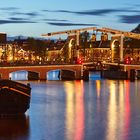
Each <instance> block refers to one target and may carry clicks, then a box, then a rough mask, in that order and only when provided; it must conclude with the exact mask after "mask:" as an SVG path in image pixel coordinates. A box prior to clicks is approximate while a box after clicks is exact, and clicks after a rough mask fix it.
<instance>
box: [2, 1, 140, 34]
mask: <svg viewBox="0 0 140 140" xmlns="http://www.w3.org/2000/svg"><path fill="white" fill-rule="evenodd" d="M139 7H140V1H139V0H116V1H115V0H1V1H0V32H6V33H7V34H8V36H18V35H23V36H32V37H41V34H44V33H48V32H55V31H62V30H68V29H77V28H85V27H92V26H95V27H97V28H102V27H109V28H113V29H119V30H124V31H131V30H132V29H134V28H135V27H136V26H137V25H138V24H139V23H140V8H139Z"/></svg>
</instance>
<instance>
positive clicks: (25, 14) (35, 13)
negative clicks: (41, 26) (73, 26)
mask: <svg viewBox="0 0 140 140" xmlns="http://www.w3.org/2000/svg"><path fill="white" fill-rule="evenodd" d="M10 15H21V16H29V17H32V18H33V17H37V16H40V14H39V13H37V12H11V13H10Z"/></svg>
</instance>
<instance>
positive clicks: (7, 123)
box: [0, 72, 140, 140]
mask: <svg viewBox="0 0 140 140" xmlns="http://www.w3.org/2000/svg"><path fill="white" fill-rule="evenodd" d="M53 73H54V72H53ZM51 74H52V73H51ZM51 74H50V75H51ZM23 75H24V76H23ZM25 75H26V74H25V73H24V74H21V75H20V73H15V74H13V75H11V77H12V79H14V80H15V78H16V80H19V79H20V82H22V83H27V82H30V84H31V88H32V96H31V104H30V109H29V110H28V111H27V112H26V114H25V116H23V117H22V118H7V119H4V118H3V119H0V140H140V81H138V80H136V81H135V82H130V81H129V80H107V79H101V78H100V76H99V74H98V73H90V78H89V79H90V80H89V81H83V80H75V81H60V80H58V79H57V76H53V77H54V78H56V80H54V79H53V78H52V79H53V80H51V78H50V80H46V81H26V80H23V79H24V78H25V77H26V76H25ZM52 75H54V74H52ZM56 75H57V74H56ZM18 78H19V79H18Z"/></svg>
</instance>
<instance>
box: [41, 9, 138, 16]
mask: <svg viewBox="0 0 140 140" xmlns="http://www.w3.org/2000/svg"><path fill="white" fill-rule="evenodd" d="M43 11H44V12H60V13H71V14H78V15H94V16H103V15H106V14H110V13H120V12H123V13H128V12H132V13H134V12H140V10H133V9H130V8H129V9H128V8H120V9H93V10H86V11H69V10H54V11H52V10H43Z"/></svg>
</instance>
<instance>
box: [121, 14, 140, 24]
mask: <svg viewBox="0 0 140 140" xmlns="http://www.w3.org/2000/svg"><path fill="white" fill-rule="evenodd" d="M120 21H121V22H122V23H140V15H130V16H129V15H122V16H120Z"/></svg>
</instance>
